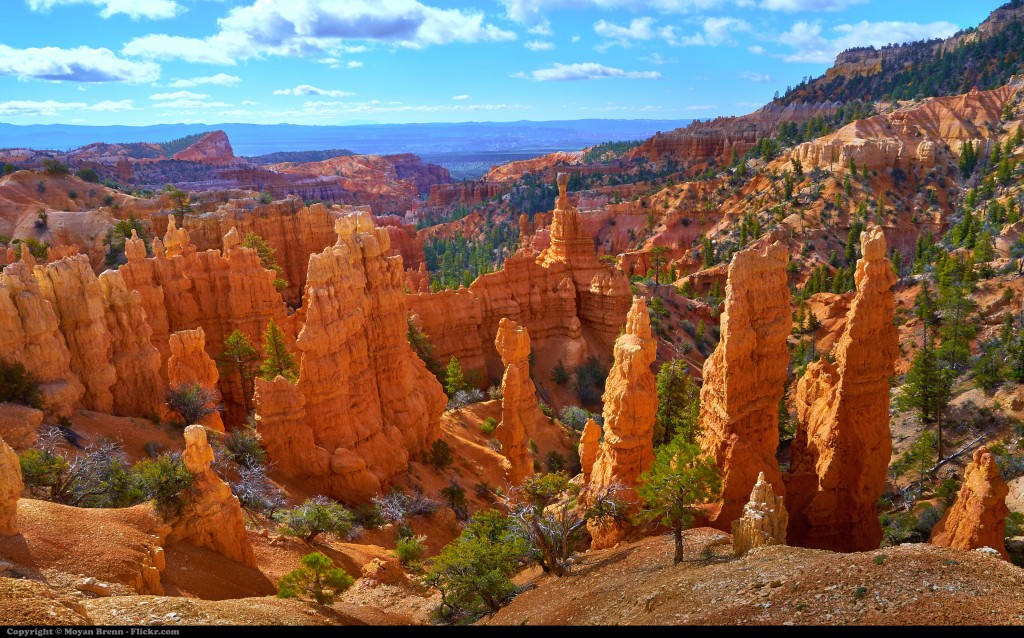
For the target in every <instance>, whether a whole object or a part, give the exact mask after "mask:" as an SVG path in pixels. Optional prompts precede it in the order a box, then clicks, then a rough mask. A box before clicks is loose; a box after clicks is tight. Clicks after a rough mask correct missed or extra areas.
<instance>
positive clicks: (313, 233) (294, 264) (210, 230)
mask: <svg viewBox="0 0 1024 638" xmlns="http://www.w3.org/2000/svg"><path fill="white" fill-rule="evenodd" d="M339 215H341V212H340V211H338V210H335V209H332V208H328V207H327V206H325V205H323V204H313V205H312V206H309V207H308V208H307V207H306V206H304V205H303V203H302V200H301V199H299V198H298V197H294V196H293V197H288V198H286V199H283V200H280V201H276V202H272V203H270V204H259V203H257V202H255V201H253V200H251V199H233V200H230V201H228V203H227V204H224V205H223V206H221V207H220V208H218V209H217V210H216V211H215V212H213V213H207V214H205V215H196V216H191V215H190V216H188V217H186V218H185V222H184V223H185V229H186V230H188V233H189V238H190V241H191V243H192V244H194V245H195V246H196V249H197V250H199V251H204V250H210V249H216V250H220V249H222V248H223V247H224V244H223V237H224V235H226V234H227V233H228V231H230V230H231V229H232V228H234V229H236V230H237V232H238V234H239V236H240V237H241V238H242V239H244V238H245V236H246V235H247V234H248V233H256V234H257V235H259V236H260V237H262V238H263V239H265V240H266V241H267V243H268V244H270V245H271V246H273V247H274V249H275V250H276V252H275V253H274V258H275V259H276V260H277V263H278V264H280V265H281V277H282V278H284V279H285V280H286V281H287V282H288V287H287V288H283V289H281V296H282V298H283V299H284V300H285V302H286V303H288V304H291V305H292V306H296V305H298V304H299V302H300V301H301V300H302V291H303V289H304V288H305V286H306V269H307V267H308V265H309V256H310V255H312V254H313V253H318V252H320V251H321V250H323V249H324V248H326V247H328V246H330V245H332V244H334V242H335V241H336V240H337V235H336V234H335V233H334V220H335V219H337V218H338V216H339Z"/></svg>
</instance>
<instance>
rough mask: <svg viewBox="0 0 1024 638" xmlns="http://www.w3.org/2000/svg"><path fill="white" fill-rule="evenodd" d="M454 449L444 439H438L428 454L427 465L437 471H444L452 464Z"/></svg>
mask: <svg viewBox="0 0 1024 638" xmlns="http://www.w3.org/2000/svg"><path fill="white" fill-rule="evenodd" d="M453 460H454V458H453V457H452V448H451V446H450V445H448V443H447V442H446V441H445V440H444V439H437V440H436V441H434V442H433V443H432V444H431V446H430V451H429V452H427V463H429V464H430V466H431V467H433V468H434V469H435V470H443V469H444V468H446V467H448V466H449V465H451V464H452V461H453Z"/></svg>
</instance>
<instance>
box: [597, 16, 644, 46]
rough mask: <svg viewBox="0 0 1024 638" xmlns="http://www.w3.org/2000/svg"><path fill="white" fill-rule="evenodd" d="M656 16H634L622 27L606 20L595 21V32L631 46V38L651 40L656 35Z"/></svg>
mask: <svg viewBox="0 0 1024 638" xmlns="http://www.w3.org/2000/svg"><path fill="white" fill-rule="evenodd" d="M653 25H654V18H651V17H644V18H634V19H633V20H631V21H630V23H629V26H628V27H622V26H619V25H617V24H613V23H611V22H607V21H605V20H598V21H597V22H595V23H594V33H596V34H597V35H599V36H601V37H603V38H608V39H609V40H614V41H616V42H617V43H618V44H621V45H623V46H629V42H630V41H631V40H650V39H652V38H654V37H655V30H654V28H653Z"/></svg>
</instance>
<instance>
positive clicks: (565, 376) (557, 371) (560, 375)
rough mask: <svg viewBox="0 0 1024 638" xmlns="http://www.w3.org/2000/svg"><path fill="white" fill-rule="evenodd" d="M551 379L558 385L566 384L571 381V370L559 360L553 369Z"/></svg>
mask: <svg viewBox="0 0 1024 638" xmlns="http://www.w3.org/2000/svg"><path fill="white" fill-rule="evenodd" d="M551 380H552V381H554V382H555V383H557V384H558V385H565V384H566V383H568V382H569V371H568V370H566V369H565V365H564V364H563V363H562V361H561V360H559V361H558V365H556V366H555V367H554V369H552V370H551Z"/></svg>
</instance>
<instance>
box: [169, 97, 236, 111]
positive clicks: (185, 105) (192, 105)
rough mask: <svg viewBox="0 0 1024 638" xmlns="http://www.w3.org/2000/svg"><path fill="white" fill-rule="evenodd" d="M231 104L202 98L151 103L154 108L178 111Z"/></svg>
mask: <svg viewBox="0 0 1024 638" xmlns="http://www.w3.org/2000/svg"><path fill="white" fill-rule="evenodd" d="M226 106H231V104H228V103H226V102H206V101H204V100H188V99H186V100H169V101H167V102H159V103H157V104H154V105H153V108H154V109H175V110H179V111H184V110H193V109H213V108H222V107H226Z"/></svg>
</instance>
